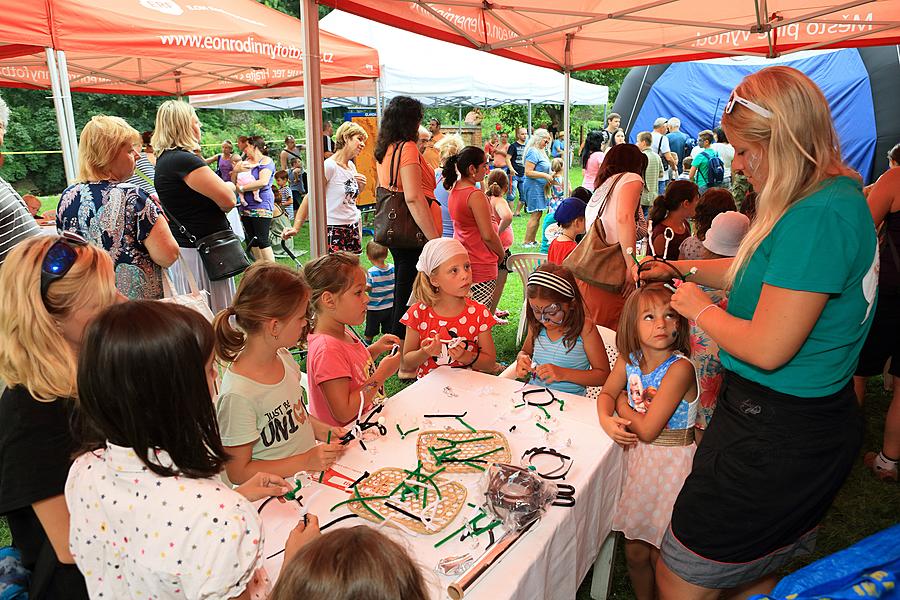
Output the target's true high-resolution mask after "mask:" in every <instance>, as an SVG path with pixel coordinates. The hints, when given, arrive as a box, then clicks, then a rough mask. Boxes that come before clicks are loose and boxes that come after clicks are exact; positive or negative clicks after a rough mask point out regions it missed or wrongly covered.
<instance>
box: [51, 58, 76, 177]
mask: <svg viewBox="0 0 900 600" xmlns="http://www.w3.org/2000/svg"><path fill="white" fill-rule="evenodd" d="M45 52H46V55H47V71H48V73H49V75H50V90H51V93H52V94H53V108H54V109H55V112H56V127H57V129H58V130H59V145H60V148H62V155H63V168H64V169H65V172H66V182H67V183H68V184H69V185H71V184H73V183H75V167H74V165H73V162H72V146H71V145H70V144H69V130H68V127H67V126H66V114H65V113H66V111H65V109H64V108H63V101H62V91H61V90H60V89H59V88H60V85H59V72H58V71H57V70H56V55H55V53H54V51H53V48H45Z"/></svg>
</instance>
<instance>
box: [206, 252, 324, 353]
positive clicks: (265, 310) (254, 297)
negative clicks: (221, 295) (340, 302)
mask: <svg viewBox="0 0 900 600" xmlns="http://www.w3.org/2000/svg"><path fill="white" fill-rule="evenodd" d="M309 296H310V292H309V286H307V285H306V281H305V280H304V279H303V275H301V274H300V273H298V272H297V271H295V270H293V269H290V268H288V267H286V266H284V265H279V264H277V263H271V262H267V261H261V262H256V263H254V264H252V265H251V266H250V268H248V269H247V270H246V271H244V276H243V278H242V279H241V284H240V285H239V286H238V289H237V293H236V294H235V295H234V300H233V301H232V303H231V306H229V307H228V308H226V309H225V310H222V311H220V312H219V314H217V315H216V318H215V319H213V330H214V332H215V337H216V340H215V352H216V356H217V357H219V359H221V360H223V361H226V362H234V361H235V360H236V359H237V357H238V355H239V354H240V353H241V351H242V350H243V349H244V346H245V345H246V343H247V336H248V335H252V334H255V333H257V332H259V331H260V330H262V327H263V325H264V324H265V323H266V322H267V321H271V320H273V319H276V320H280V321H286V320H287V319H289V318H291V317H292V316H294V314H295V313H296V312H297V310H298V309H299V308H300V306H301V305H302V304H303V303H304V302H307V301H308V300H309ZM232 317H234V324H232V321H231V318H232ZM235 325H237V327H235Z"/></svg>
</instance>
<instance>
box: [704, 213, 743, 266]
mask: <svg viewBox="0 0 900 600" xmlns="http://www.w3.org/2000/svg"><path fill="white" fill-rule="evenodd" d="M749 229H750V219H748V218H747V215H742V214H741V213H739V212H735V211H733V210H729V211H728V212H723V213H719V214H718V215H716V216H715V218H714V219H713V221H712V225H711V226H710V228H709V231H707V232H706V239H704V240H703V247H704V248H706V249H707V250H709V251H710V252H714V253H716V254H718V255H719V256H734V255H735V254H737V251H738V246H740V245H741V240H743V239H744V236H745V235H747V230H749Z"/></svg>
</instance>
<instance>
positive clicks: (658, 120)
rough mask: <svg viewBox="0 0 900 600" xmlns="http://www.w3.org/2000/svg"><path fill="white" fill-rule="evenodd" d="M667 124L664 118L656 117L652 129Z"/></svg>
mask: <svg viewBox="0 0 900 600" xmlns="http://www.w3.org/2000/svg"><path fill="white" fill-rule="evenodd" d="M666 123H668V121H667V120H666V118H665V117H657V118H656V120H655V121H653V126H654V127H659V126H660V125H665V124H666Z"/></svg>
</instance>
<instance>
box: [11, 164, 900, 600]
mask: <svg viewBox="0 0 900 600" xmlns="http://www.w3.org/2000/svg"><path fill="white" fill-rule="evenodd" d="M580 181H581V170H580V169H573V173H572V182H573V187H574V184H575V183H576V182H577V183H580ZM44 200H45V206H44V208H45V209H46V208H55V205H56V199H55V198H49V197H48V198H47V199H44ZM526 220H527V217H525V216H522V217H518V218H516V219H514V220H513V228H514V231H515V239H516V244H515V245H514V246H513V248H512V251H513V253H516V252H524V251H528V250H526V249H523V248H522V247H521V240H522V238H523V236H524V235H525V223H526ZM365 241H368V240H365ZM365 241H364V242H365ZM296 246H297V248H308V247H309V230H308V228H306V227H304V230H303V231H302V232H301V234H300V235H298V237H297V238H296ZM308 258H309V255H308V254H306V255H304V256H302V257H300V259H301V261H305V260H308ZM281 262H283V263H285V264H290V265H292V264H293V263H292V262H291V261H289V260H282V261H281ZM362 263H363V266H364V267H365V268H368V267H369V266H370V265H369V263H368V261H367V260H366V258H365V256H364V255H363V256H362ZM522 299H523V295H522V284H521V281H520V280H519V278H518V276H516V275H514V274H513V275H511V276H510V278H509V279H508V280H507V284H506V288H505V290H504V293H503V298H502V300H501V302H500V307H501V308H504V309H506V310H508V311H510V313H511V314H510V317H509V324H508V325H504V326H500V327H496V328H494V330H493V333H494V341H495V344H496V346H497V359H498V360H499V361H501V362H506V363H508V362H511V361H512V360H513V359H514V357H515V355H516V352H517V351H518V348H516V346H515V341H516V340H515V336H516V324H517V323H518V318H519V312H520V310H521V308H522ZM881 386H882V379H881V377H876V378H873V379H872V380H871V381H870V382H869V387H868V390H867V394H866V402H865V405H864V407H863V410H864V413H865V417H866V438H865V442H864V444H863V450H862V452H866V451H868V450H871V449H877V448H879V447H880V445H881V436H882V431H883V429H884V416H885V413H886V412H887V407H888V405H889V403H890V395H889V394H888V393H885V392H884V391H883V389H882V387H881ZM403 387H405V384H403V383H401V382H400V381H398V380H397V378H396V377H392V378H391V379H390V380H388V382H387V385H386V389H387V391H388V393H390V394H393V393H396V392H397V391H398V390H400V389H402V388H403ZM697 518H699V519H702V518H703V515H697ZM898 521H900V493H898V487H897V485H896V484H893V485H892V484H887V483H882V482H879V481H877V480H876V479H875V478H874V477H873V476H872V475H871V474H870V473H869V472H868V471H867V470H866V469H865V467H864V466H863V464H862V453H861V454H860V458H859V460H858V461H857V464H856V466H855V467H854V469H853V472H852V473H851V475H850V478H849V479H848V480H847V483H846V484H845V485H844V488H843V490H842V491H841V493H840V494H839V495H838V497H837V500H836V501H835V503H834V506H833V507H832V508H831V510H830V511H829V513H828V515H827V516H826V518H825V520H824V522H823V523H822V527H821V530H820V532H819V540H818V546H817V548H816V552H815V553H814V554H813V555H811V556H810V557H808V558H805V559H802V560H798V561H796V562H795V563H794V564H793V565H791V567H790V568H789V569H786V570H785V572H784V574H787V573H788V572H790V571H793V570H795V569H797V568H800V567H801V566H803V565H805V564H808V563H810V562H813V561H814V560H817V559H819V558H822V557H823V556H826V555H828V554H832V553H834V552H836V551H838V550H840V549H842V548H846V547H847V546H849V545H851V544H853V543H854V542H856V541H858V540H860V539H862V538H864V537H866V536H868V535H871V534H873V533H875V532H877V531H880V530H882V529H885V528H887V527H889V526H891V525H894V524H895V523H897V522H898ZM9 541H10V537H9V530H8V528H7V527H6V521H5V520H4V519H0V545H7V544H9ZM622 548H623V545H622V544H619V547H618V550H617V554H616V564H615V572H614V575H613V582H612V595H611V598H616V599H625V598H633V597H634V595H633V593H632V591H631V584H630V583H629V580H628V575H627V573H626V570H625V560H624V554H623V549H622ZM589 591H590V573H589V574H588V576H587V577H586V578H585V580H584V581H583V582H582V585H581V587H580V589H579V590H578V596H577V598H578V600H583V599H587V598H589V597H590V595H589Z"/></svg>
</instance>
